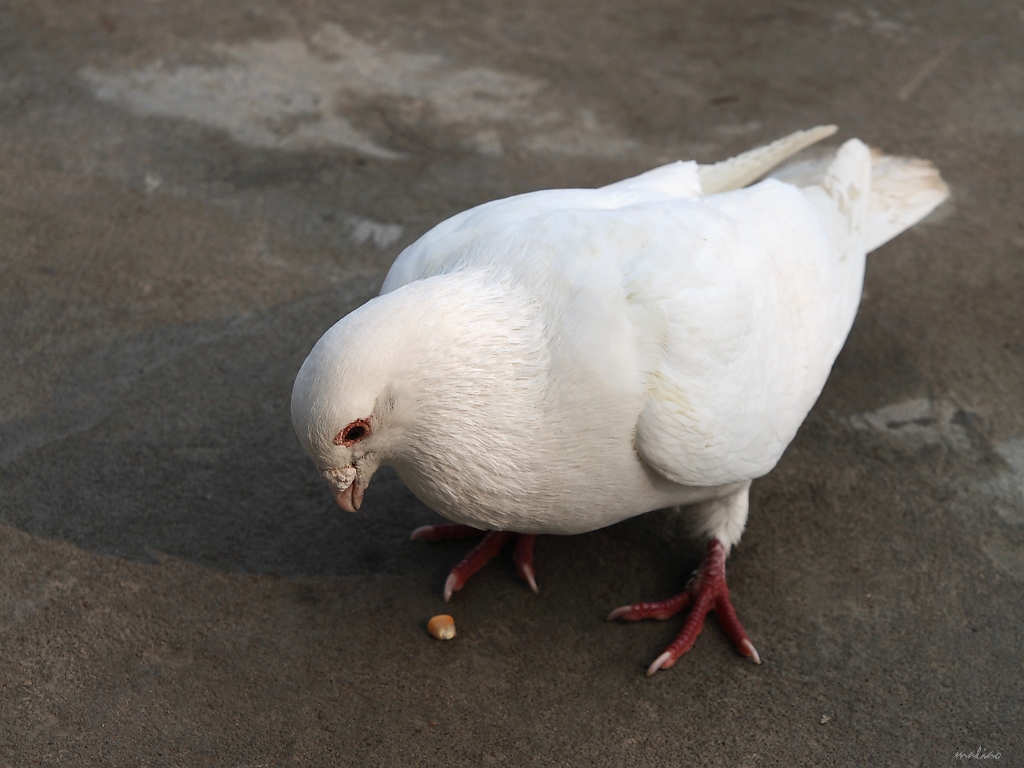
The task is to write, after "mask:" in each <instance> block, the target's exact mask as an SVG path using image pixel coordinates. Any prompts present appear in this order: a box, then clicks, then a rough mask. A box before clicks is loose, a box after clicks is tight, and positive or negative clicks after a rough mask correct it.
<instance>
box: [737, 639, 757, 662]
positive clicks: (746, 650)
mask: <svg viewBox="0 0 1024 768" xmlns="http://www.w3.org/2000/svg"><path fill="white" fill-rule="evenodd" d="M736 650H737V651H739V652H740V654H741V655H743V656H746V657H748V658H749V659H750V660H751V661H753V662H754V663H755V664H760V663H761V657H760V656H759V655H758V653H757V648H755V647H754V644H753V643H752V642H750V641H749V640H741V641H740V643H739V644H738V645H737V646H736Z"/></svg>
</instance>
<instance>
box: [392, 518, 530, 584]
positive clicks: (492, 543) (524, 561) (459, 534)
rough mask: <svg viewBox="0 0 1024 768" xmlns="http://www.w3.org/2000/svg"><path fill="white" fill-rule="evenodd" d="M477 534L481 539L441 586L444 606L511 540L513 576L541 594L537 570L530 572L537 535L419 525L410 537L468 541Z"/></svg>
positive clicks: (465, 527) (448, 524)
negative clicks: (512, 543) (514, 544)
mask: <svg viewBox="0 0 1024 768" xmlns="http://www.w3.org/2000/svg"><path fill="white" fill-rule="evenodd" d="M480 535H483V540H482V541H481V542H480V543H479V544H477V545H476V546H475V547H473V549H471V550H470V551H469V554H468V555H466V556H465V557H464V558H463V559H462V562H460V563H459V564H458V565H456V566H455V567H454V568H452V570H451V573H449V574H448V579H447V580H446V581H445V583H444V601H445V602H446V603H447V602H449V601H450V600H451V599H452V594H454V593H455V592H458V591H459V590H460V589H462V588H463V587H464V586H465V585H466V582H467V581H469V577H470V576H472V575H473V574H474V573H476V572H477V571H479V570H480V569H481V568H483V567H484V566H485V565H487V563H489V562H490V561H491V560H492V559H493V558H494V556H495V555H497V554H498V552H500V551H501V549H502V547H504V546H505V544H506V543H507V542H508V541H509V539H511V538H513V537H514V538H515V540H516V548H515V552H514V553H513V555H512V560H513V561H514V562H515V564H516V573H517V574H518V575H519V578H521V579H522V580H523V581H525V582H526V583H527V584H529V585H530V589H532V590H533V591H534V592H539V591H540V590H539V589H538V588H537V576H536V571H534V569H533V543H534V541H535V540H536V539H537V535H536V534H532V533H511V532H508V531H481V530H479V529H477V528H473V527H472V526H469V525H457V524H455V523H438V524H437V525H423V526H420V527H419V528H417V529H416V530H415V531H413V532H412V536H411V538H412V539H424V540H425V541H444V540H446V539H468V538H472V537H474V536H480Z"/></svg>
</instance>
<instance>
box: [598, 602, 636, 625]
mask: <svg viewBox="0 0 1024 768" xmlns="http://www.w3.org/2000/svg"><path fill="white" fill-rule="evenodd" d="M632 610H633V606H632V605H620V606H619V607H618V608H616V609H615V610H614V611H612V612H611V613H609V614H608V618H606V619H605V621H615V620H616V619H621V618H622V617H623V616H626V614H628V613H630V612H631V611H632ZM626 621H629V617H628V616H627V617H626Z"/></svg>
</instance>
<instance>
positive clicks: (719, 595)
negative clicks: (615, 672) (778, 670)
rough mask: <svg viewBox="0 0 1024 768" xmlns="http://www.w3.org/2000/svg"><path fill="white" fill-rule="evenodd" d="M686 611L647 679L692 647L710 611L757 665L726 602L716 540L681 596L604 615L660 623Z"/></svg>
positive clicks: (722, 555) (722, 559)
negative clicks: (685, 615) (684, 617)
mask: <svg viewBox="0 0 1024 768" xmlns="http://www.w3.org/2000/svg"><path fill="white" fill-rule="evenodd" d="M687 608H689V609H690V613H689V615H688V616H687V617H686V623H685V624H684V625H683V629H682V631H681V632H680V633H679V635H678V636H677V637H676V639H675V640H674V641H673V642H672V644H671V645H669V647H668V648H666V649H665V652H664V653H663V654H661V656H659V657H658V658H656V659H655V660H654V662H653V663H652V664H651V666H649V667H648V668H647V674H648V676H650V675H653V674H654V673H655V672H657V671H658V670H659V669H668V668H669V667H671V666H672V665H673V664H675V663H676V662H677V661H678V660H679V657H680V656H682V655H683V654H684V653H686V652H687V651H689V650H690V649H691V648H692V647H693V644H694V642H695V641H696V640H697V636H698V635H699V634H700V632H701V630H702V629H703V628H704V618H705V617H706V616H707V615H708V613H709V612H711V611H714V612H715V613H716V614H717V615H718V623H719V624H720V625H721V627H722V629H723V630H725V634H727V635H728V636H729V639H730V640H732V642H733V645H735V646H736V650H737V651H739V652H740V654H741V655H743V656H747V657H748V658H750V659H753V660H754V661H755V662H757V663H758V664H760V663H761V657H760V656H758V655H757V649H755V648H754V645H753V643H751V642H750V639H749V638H748V637H747V633H746V631H745V630H744V629H743V625H742V624H740V620H739V618H737V616H736V611H735V609H734V608H733V607H732V602H731V601H730V600H729V587H728V585H727V584H726V582H725V546H724V545H723V544H722V542H721V541H719V540H718V539H712V540H711V541H710V542H709V543H708V549H707V552H706V553H705V555H704V562H703V563H701V566H700V568H699V569H697V573H696V575H695V576H694V579H693V581H692V582H691V583H690V585H689V586H687V588H686V589H685V590H683V591H682V592H681V593H679V594H678V595H676V596H675V597H670V598H669V599H668V600H660V601H658V602H654V603H634V604H633V605H624V606H622V607H621V608H616V609H615V610H614V611H612V612H611V613H610V614H608V620H609V621H611V620H612V619H624V620H626V621H639V620H640V619H661V620H664V619H667V618H670V617H671V616H675V615H676V614H677V613H679V612H680V611H684V610H686V609H687Z"/></svg>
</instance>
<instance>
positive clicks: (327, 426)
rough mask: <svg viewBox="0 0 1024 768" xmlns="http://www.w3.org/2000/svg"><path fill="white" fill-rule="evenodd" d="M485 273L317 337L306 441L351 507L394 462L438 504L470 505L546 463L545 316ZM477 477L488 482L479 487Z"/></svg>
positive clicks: (389, 298) (410, 294)
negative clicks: (542, 441) (542, 448)
mask: <svg viewBox="0 0 1024 768" xmlns="http://www.w3.org/2000/svg"><path fill="white" fill-rule="evenodd" d="M529 311H530V310H529V308H527V309H523V308H522V307H521V306H519V305H518V304H517V299H516V296H515V293H514V292H509V291H504V292H502V291H498V290H496V289H495V288H494V287H493V286H488V285H487V284H486V282H485V281H483V280H482V279H481V278H480V277H479V276H474V275H470V274H465V273H460V274H446V275H439V276H436V277H431V278H427V279H423V280H417V281H415V282H413V283H410V284H408V285H404V286H402V287H400V288H397V289H396V290H394V291H391V292H390V293H385V294H383V295H381V296H378V297H377V298H375V299H372V300H370V301H369V302H367V303H366V304H364V305H363V306H362V307H360V308H359V309H357V310H355V311H354V312H352V313H351V314H349V315H347V316H345V317H344V318H342V319H341V320H340V321H338V323H337V324H335V325H334V327H332V328H331V329H330V330H328V331H327V333H325V334H324V336H323V337H322V338H321V339H320V341H318V342H317V343H316V345H315V346H314V347H313V350H312V351H311V352H310V353H309V356H308V357H307V358H306V361H305V362H304V363H303V365H302V368H301V369H300V370H299V373H298V376H297V377H296V379H295V385H294V387H293V389H292V403H291V411H292V424H293V426H294V428H295V433H296V435H297V436H298V438H299V442H300V443H301V444H302V446H303V448H305V450H306V453H308V454H309V456H310V458H312V459H313V461H314V462H315V463H316V465H317V468H318V469H319V470H320V474H321V475H322V476H323V478H324V479H325V480H326V481H327V483H328V484H329V485H330V487H331V490H332V492H333V493H334V498H335V500H336V501H337V502H338V504H339V505H340V506H341V507H342V508H343V509H346V510H349V511H352V510H355V509H358V508H359V504H360V502H361V501H362V498H363V491H364V490H365V489H366V486H367V484H368V483H369V481H370V477H371V476H372V475H373V473H374V472H375V471H376V470H377V469H378V468H379V467H380V466H383V465H385V464H387V465H390V466H392V467H394V468H395V470H396V471H397V473H398V475H399V477H401V478H402V480H403V481H404V482H405V484H406V485H407V486H409V488H410V489H411V490H412V491H413V492H414V493H415V494H416V495H417V496H418V497H419V498H420V499H421V500H423V501H424V502H425V503H426V504H427V505H428V506H431V507H433V508H434V509H437V510H439V511H442V513H443V514H444V513H446V512H445V511H451V510H452V509H453V508H456V507H458V506H459V504H460V503H462V502H460V501H459V499H462V500H463V501H464V500H465V498H466V497H467V496H468V495H469V494H470V493H471V492H472V494H473V495H474V497H475V498H476V499H477V502H478V503H482V502H481V501H480V499H481V492H480V491H479V490H472V488H471V486H472V487H476V486H479V485H483V486H485V487H487V488H494V494H495V495H500V494H498V490H497V487H496V486H495V485H494V484H495V483H496V482H498V479H499V478H501V477H507V476H509V475H510V474H515V473H510V472H509V467H518V468H520V470H522V471H525V469H524V468H526V467H528V466H532V464H531V462H534V461H535V459H536V456H535V454H536V453H537V452H536V442H535V440H534V441H533V442H531V439H530V438H531V437H535V436H536V432H537V429H536V425H537V424H538V423H540V422H541V417H540V416H539V415H538V413H537V408H538V407H539V406H538V405H537V402H538V400H539V399H540V398H542V397H543V395H544V393H545V392H547V391H548V389H549V388H548V387H547V385H546V379H545V376H544V373H543V371H544V369H545V357H544V347H543V343H542V340H541V339H540V338H538V336H539V334H538V330H537V327H538V324H537V323H533V322H531V321H530V318H531V315H530V314H529ZM473 483H475V484H476V485H475V486H473Z"/></svg>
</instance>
